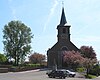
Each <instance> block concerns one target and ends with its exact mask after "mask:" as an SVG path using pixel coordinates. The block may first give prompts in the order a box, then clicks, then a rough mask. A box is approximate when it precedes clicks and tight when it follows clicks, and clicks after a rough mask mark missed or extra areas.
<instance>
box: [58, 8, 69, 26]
mask: <svg viewBox="0 0 100 80" xmlns="http://www.w3.org/2000/svg"><path fill="white" fill-rule="evenodd" d="M66 23H67V21H66V17H65V12H64V7H62V14H61V20H60V24H59V25H62V26H64V25H65V24H66Z"/></svg>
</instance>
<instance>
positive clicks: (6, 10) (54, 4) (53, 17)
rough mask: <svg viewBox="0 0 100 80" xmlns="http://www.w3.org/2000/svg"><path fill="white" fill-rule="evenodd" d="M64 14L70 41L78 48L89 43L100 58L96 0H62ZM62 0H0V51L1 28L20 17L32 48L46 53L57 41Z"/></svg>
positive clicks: (99, 1)
mask: <svg viewBox="0 0 100 80" xmlns="http://www.w3.org/2000/svg"><path fill="white" fill-rule="evenodd" d="M64 9H65V15H66V19H67V22H68V24H70V25H71V28H70V31H71V41H72V42H73V43H74V44H75V45H76V46H77V47H78V48H80V47H81V46H83V45H85V46H92V47H93V48H94V50H95V52H96V54H97V58H98V59H99V60H100V0H64ZM61 11H62V0H0V34H1V35H0V44H1V48H0V52H1V53H3V43H2V41H3V38H2V35H3V33H2V30H3V27H4V25H5V24H7V23H8V22H10V21H12V20H20V21H22V22H23V23H24V24H26V25H27V26H29V27H30V28H31V30H32V33H33V34H34V38H33V39H32V50H33V52H34V51H35V52H39V53H42V54H46V51H47V50H48V48H51V47H52V46H53V45H54V44H55V43H56V42H57V29H56V28H57V25H58V24H59V23H60V18H61Z"/></svg>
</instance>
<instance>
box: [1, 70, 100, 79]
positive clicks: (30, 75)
mask: <svg viewBox="0 0 100 80" xmlns="http://www.w3.org/2000/svg"><path fill="white" fill-rule="evenodd" d="M79 76H80V75H79V74H77V75H76V77H75V78H66V79H56V78H49V77H48V76H47V75H46V71H25V72H14V73H13V72H9V73H0V80H90V79H85V78H79ZM94 80H100V78H99V79H94Z"/></svg>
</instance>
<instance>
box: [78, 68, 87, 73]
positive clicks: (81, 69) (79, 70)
mask: <svg viewBox="0 0 100 80" xmlns="http://www.w3.org/2000/svg"><path fill="white" fill-rule="evenodd" d="M84 71H85V68H77V72H84Z"/></svg>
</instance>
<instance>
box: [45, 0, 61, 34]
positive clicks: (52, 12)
mask: <svg viewBox="0 0 100 80" xmlns="http://www.w3.org/2000/svg"><path fill="white" fill-rule="evenodd" d="M58 3H59V0H54V4H53V6H52V7H51V9H50V13H49V15H48V18H47V21H46V23H45V25H44V28H43V32H45V30H46V28H47V25H48V24H49V22H50V20H51V18H52V16H53V14H54V12H55V9H56V7H57V5H58Z"/></svg>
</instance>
